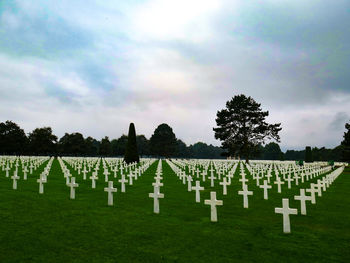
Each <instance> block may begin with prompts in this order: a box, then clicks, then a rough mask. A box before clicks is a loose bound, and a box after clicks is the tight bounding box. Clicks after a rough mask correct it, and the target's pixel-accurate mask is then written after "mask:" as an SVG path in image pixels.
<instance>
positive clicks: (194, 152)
mask: <svg viewBox="0 0 350 263" xmlns="http://www.w3.org/2000/svg"><path fill="white" fill-rule="evenodd" d="M189 151H190V154H191V156H193V157H195V158H199V159H220V158H223V157H222V156H221V154H222V153H223V152H224V150H223V149H222V148H220V147H217V146H213V145H211V144H210V145H208V144H206V143H203V142H197V143H195V144H193V145H190V146H189Z"/></svg>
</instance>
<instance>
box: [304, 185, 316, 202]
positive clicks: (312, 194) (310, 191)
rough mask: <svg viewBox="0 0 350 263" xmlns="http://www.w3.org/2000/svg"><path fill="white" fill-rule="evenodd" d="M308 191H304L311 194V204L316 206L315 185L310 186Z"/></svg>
mask: <svg viewBox="0 0 350 263" xmlns="http://www.w3.org/2000/svg"><path fill="white" fill-rule="evenodd" d="M310 187H311V188H310V189H306V192H308V193H311V204H316V196H315V192H316V190H315V184H313V183H312V184H311V185H310Z"/></svg>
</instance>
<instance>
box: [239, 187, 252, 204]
mask: <svg viewBox="0 0 350 263" xmlns="http://www.w3.org/2000/svg"><path fill="white" fill-rule="evenodd" d="M242 187H243V190H242V191H238V194H239V195H243V207H244V208H248V206H249V204H248V196H249V195H253V191H248V186H247V185H246V184H244V185H242Z"/></svg>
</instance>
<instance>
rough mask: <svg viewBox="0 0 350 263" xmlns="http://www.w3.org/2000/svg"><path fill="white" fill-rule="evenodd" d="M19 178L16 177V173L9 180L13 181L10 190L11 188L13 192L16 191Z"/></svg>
mask: <svg viewBox="0 0 350 263" xmlns="http://www.w3.org/2000/svg"><path fill="white" fill-rule="evenodd" d="M19 178H20V177H19V176H17V173H16V171H15V172H14V173H13V176H11V179H12V180H13V184H12V188H13V189H14V190H16V189H17V180H18V179H19Z"/></svg>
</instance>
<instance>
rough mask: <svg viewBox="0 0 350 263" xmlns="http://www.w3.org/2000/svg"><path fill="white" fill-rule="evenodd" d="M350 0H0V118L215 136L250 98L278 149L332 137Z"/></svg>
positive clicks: (347, 90) (189, 139)
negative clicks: (220, 123) (227, 114)
mask: <svg viewBox="0 0 350 263" xmlns="http://www.w3.org/2000/svg"><path fill="white" fill-rule="evenodd" d="M349 73H350V1H348V0H336V1H325V0H324V1H321V0H318V1H316V0H308V1H305V0H303V1H302V0H291V1H286V0H283V1H282V0H281V1H278V0H262V1H246V0H240V1H239V0H237V1H236V0H215V1H214V0H176V1H173V0H150V1H142V0H129V1H98V0H95V1H90V0H74V1H73V0H61V1H57V0H34V1H28V0H20V1H14V0H1V1H0V121H5V120H13V121H15V122H16V123H18V124H19V125H20V126H21V127H22V128H24V129H25V131H26V132H30V131H31V130H32V129H34V128H36V127H43V126H51V127H52V128H53V131H54V133H55V134H57V135H58V136H59V137H60V136H62V135H63V134H64V132H81V133H82V134H83V135H84V136H93V137H95V138H97V139H100V138H102V137H103V136H105V135H107V136H109V137H110V138H118V137H119V136H120V135H122V134H123V133H127V129H128V125H129V122H131V121H132V122H134V123H135V125H136V130H137V133H138V134H145V135H146V136H147V137H150V136H151V135H152V133H153V131H154V129H155V128H156V126H158V125H159V124H161V123H164V122H165V123H168V124H169V125H170V126H171V127H172V128H173V130H174V132H175V134H176V135H177V137H178V138H180V139H182V140H183V141H185V142H186V143H187V144H192V143H195V142H197V141H203V142H206V143H212V144H215V145H219V144H220V142H219V141H216V140H215V139H214V133H213V131H212V128H213V127H214V126H215V117H216V112H217V111H218V110H220V109H222V108H224V107H225V103H226V101H227V100H229V99H231V98H232V97H233V96H234V95H236V94H240V93H243V94H246V95H249V96H252V97H253V98H254V99H255V100H256V101H258V102H259V103H261V104H262V108H263V109H264V110H269V112H270V116H269V117H268V121H269V122H281V123H282V127H283V130H282V132H281V144H280V145H281V148H282V149H283V150H286V149H301V148H304V147H305V145H311V146H317V147H322V146H326V147H334V146H336V145H338V144H339V143H340V141H341V140H342V135H343V132H344V130H345V129H344V124H345V122H347V121H349V119H350V84H349V83H350V74H349Z"/></svg>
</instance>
